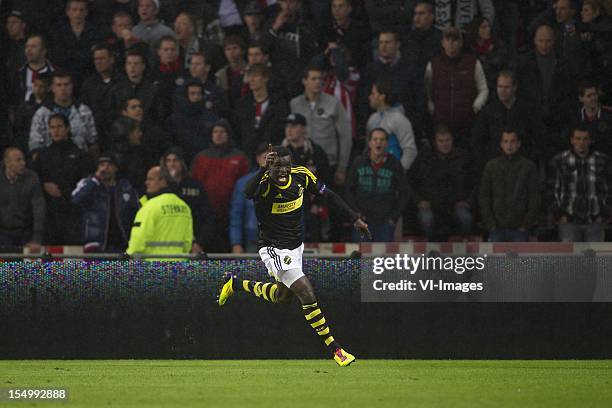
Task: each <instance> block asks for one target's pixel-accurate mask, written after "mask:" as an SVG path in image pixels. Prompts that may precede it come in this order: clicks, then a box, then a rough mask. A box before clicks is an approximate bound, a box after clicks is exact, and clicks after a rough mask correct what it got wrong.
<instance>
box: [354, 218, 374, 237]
mask: <svg viewBox="0 0 612 408" xmlns="http://www.w3.org/2000/svg"><path fill="white" fill-rule="evenodd" d="M353 225H354V226H355V228H357V231H359V234H360V235H361V237H362V238H363V237H364V236H366V237H368V239H369V240H370V241H371V240H372V234H371V233H370V230H369V229H368V224H366V222H365V221H364V220H362V219H361V218H357V221H355V223H354V224H353Z"/></svg>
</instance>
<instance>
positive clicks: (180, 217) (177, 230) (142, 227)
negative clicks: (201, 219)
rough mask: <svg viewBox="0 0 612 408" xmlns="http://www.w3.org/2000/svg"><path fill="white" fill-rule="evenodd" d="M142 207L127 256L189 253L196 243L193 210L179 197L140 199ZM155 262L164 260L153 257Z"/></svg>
mask: <svg viewBox="0 0 612 408" xmlns="http://www.w3.org/2000/svg"><path fill="white" fill-rule="evenodd" d="M140 203H141V204H142V207H141V208H140V210H138V213H136V218H135V219H134V223H133V224H132V232H131V234H130V243H129V245H128V249H127V251H126V252H127V253H128V254H129V255H134V254H146V255H150V254H188V253H189V252H191V243H192V242H193V218H192V216H191V209H190V208H189V206H188V205H187V204H186V203H185V202H184V201H183V200H181V199H180V198H179V197H178V196H177V195H176V194H173V193H163V194H160V195H158V196H155V197H153V198H151V199H148V198H147V197H146V196H144V197H142V198H141V199H140ZM151 260H153V261H158V260H160V259H159V258H152V259H151Z"/></svg>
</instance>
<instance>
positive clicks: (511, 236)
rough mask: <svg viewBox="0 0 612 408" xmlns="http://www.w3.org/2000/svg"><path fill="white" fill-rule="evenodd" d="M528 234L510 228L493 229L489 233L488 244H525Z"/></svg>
mask: <svg viewBox="0 0 612 408" xmlns="http://www.w3.org/2000/svg"><path fill="white" fill-rule="evenodd" d="M527 241H529V234H528V233H527V231H520V230H517V229H511V228H495V229H494V230H492V231H491V232H489V242H527Z"/></svg>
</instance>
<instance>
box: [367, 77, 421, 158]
mask: <svg viewBox="0 0 612 408" xmlns="http://www.w3.org/2000/svg"><path fill="white" fill-rule="evenodd" d="M394 97H395V95H394V94H393V93H392V91H391V84H390V83H389V82H388V81H384V80H380V81H378V82H377V83H376V84H374V85H372V92H371V93H370V107H371V108H372V109H374V110H375V111H376V112H374V113H373V114H372V115H370V118H369V119H368V123H367V125H366V128H367V131H368V133H369V132H371V131H372V130H373V129H375V128H383V129H385V130H386V131H387V134H388V136H389V138H388V140H387V152H389V153H391V154H392V155H393V156H395V158H396V159H398V160H399V161H400V163H401V164H402V167H403V168H404V170H408V169H409V168H410V167H411V166H412V163H414V160H415V159H416V157H417V147H416V143H415V140H414V131H413V130H412V124H411V123H410V121H409V120H408V118H406V116H404V114H403V113H402V112H401V111H400V110H399V109H397V108H393V105H394V102H395V101H394Z"/></svg>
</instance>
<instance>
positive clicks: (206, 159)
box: [191, 119, 249, 252]
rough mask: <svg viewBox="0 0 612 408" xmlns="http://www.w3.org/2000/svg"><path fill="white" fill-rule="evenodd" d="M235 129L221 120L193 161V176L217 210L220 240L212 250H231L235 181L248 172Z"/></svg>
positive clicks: (216, 227) (215, 210)
mask: <svg viewBox="0 0 612 408" xmlns="http://www.w3.org/2000/svg"><path fill="white" fill-rule="evenodd" d="M232 139H233V131H232V128H231V126H230V124H229V122H228V121H227V120H225V119H220V120H218V121H217V122H216V123H215V125H214V126H213V130H212V146H211V147H209V148H208V149H205V150H202V151H201V152H200V153H198V154H197V156H196V157H195V158H194V159H193V162H192V163H191V176H192V177H193V178H194V179H196V180H197V181H199V182H200V184H202V187H203V188H204V190H206V192H207V193H208V197H209V200H210V205H211V207H212V209H213V211H214V213H215V219H216V226H215V231H217V232H218V234H219V235H218V239H217V240H216V242H215V245H212V247H211V249H210V252H229V250H230V247H229V238H228V228H229V216H228V214H229V204H230V200H231V198H232V192H233V190H234V184H236V181H237V180H238V179H239V178H240V177H242V176H244V175H245V174H247V173H248V171H249V161H248V159H247V157H246V155H245V154H244V153H243V152H242V151H240V150H238V149H236V148H234V143H233V140H232Z"/></svg>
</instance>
